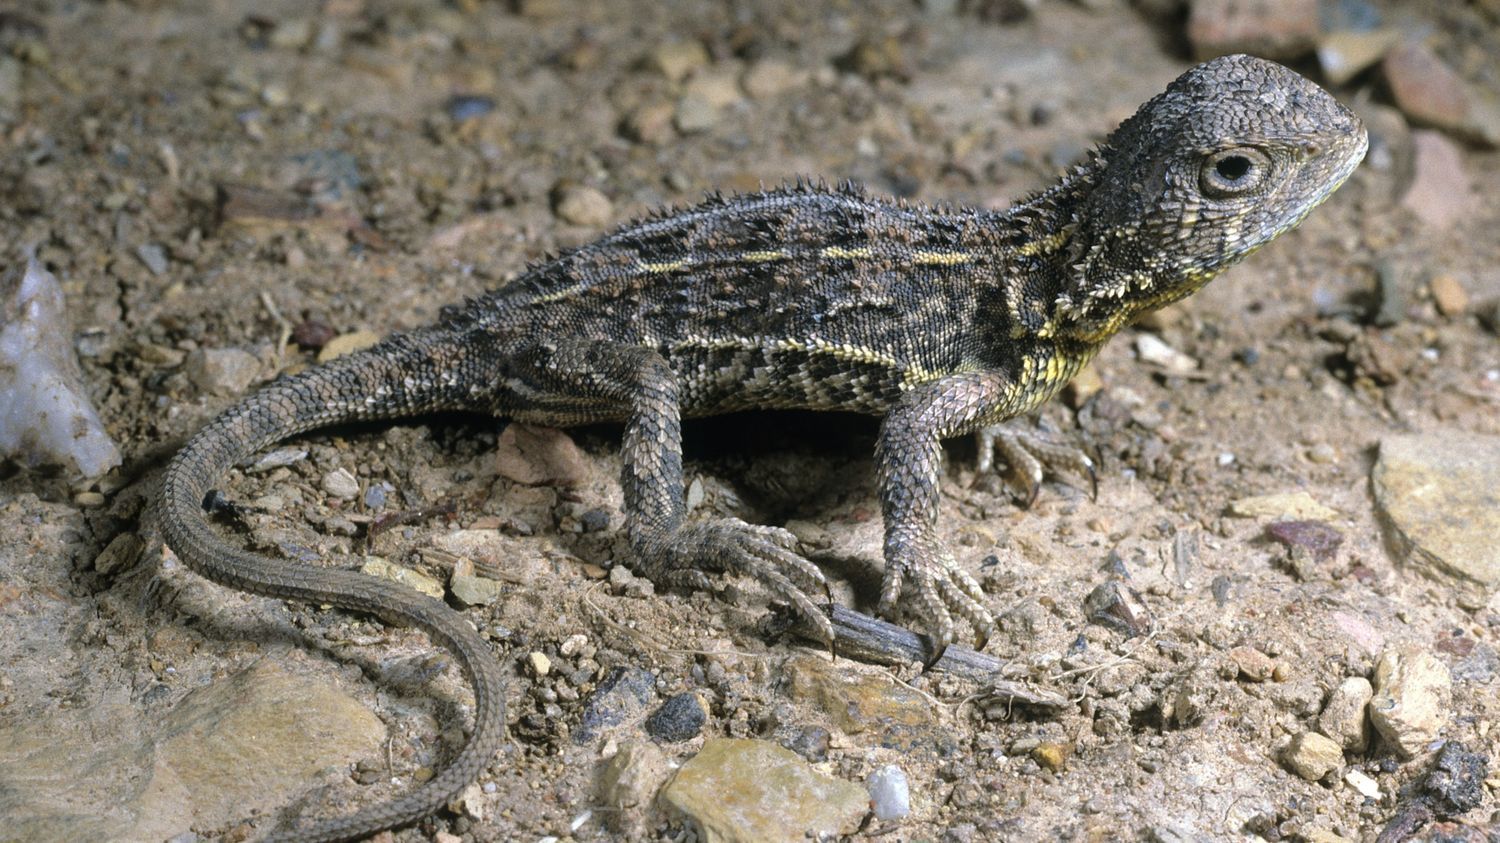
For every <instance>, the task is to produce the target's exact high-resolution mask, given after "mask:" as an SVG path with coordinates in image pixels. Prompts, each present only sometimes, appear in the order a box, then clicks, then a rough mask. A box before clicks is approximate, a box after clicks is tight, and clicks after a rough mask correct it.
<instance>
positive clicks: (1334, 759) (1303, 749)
mask: <svg viewBox="0 0 1500 843" xmlns="http://www.w3.org/2000/svg"><path fill="white" fill-rule="evenodd" d="M1284 758H1285V760H1286V763H1287V766H1288V767H1290V768H1291V769H1292V772H1294V773H1296V774H1297V775H1299V776H1301V777H1302V778H1304V779H1307V780H1308V781H1310V782H1315V781H1317V780H1319V779H1321V778H1323V777H1324V776H1326V775H1328V774H1329V773H1330V772H1332V771H1334V770H1337V769H1338V768H1339V767H1341V766H1343V764H1344V751H1343V750H1342V749H1340V748H1339V745H1338V744H1336V743H1334V742H1333V741H1332V740H1330V739H1328V738H1326V737H1324V736H1322V735H1320V734H1318V733H1317V732H1303V733H1302V734H1300V735H1298V736H1297V737H1295V738H1293V739H1292V743H1291V745H1290V746H1288V747H1287V750H1286V754H1285V756H1284Z"/></svg>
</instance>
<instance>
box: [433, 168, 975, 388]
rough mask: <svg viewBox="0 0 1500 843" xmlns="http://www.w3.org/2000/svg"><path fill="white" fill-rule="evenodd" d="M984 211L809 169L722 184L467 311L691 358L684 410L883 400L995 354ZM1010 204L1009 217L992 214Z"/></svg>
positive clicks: (516, 338)
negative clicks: (827, 177) (756, 185)
mask: <svg viewBox="0 0 1500 843" xmlns="http://www.w3.org/2000/svg"><path fill="white" fill-rule="evenodd" d="M984 216H985V214H984V212H980V211H973V210H948V209H934V208H930V207H919V206H908V205H905V204H902V203H898V202H893V201H891V200H884V199H879V198H876V197H872V196H868V195H866V194H864V193H862V192H859V191H857V190H854V189H851V188H838V189H827V188H821V187H813V186H807V185H799V186H795V187H788V188H783V189H779V190H775V191H769V192H765V193H758V194H751V195H745V196H736V197H732V198H712V199H710V200H708V201H707V202H705V203H703V204H701V205H699V206H697V207H695V208H692V209H689V210H687V211H683V212H678V213H675V214H671V215H661V216H656V217H652V218H648V219H646V220H643V221H641V222H638V223H635V224H631V225H627V226H625V227H623V228H621V229H619V230H618V231H616V232H615V233H613V234H611V235H609V236H607V237H605V238H602V239H600V240H598V241H596V242H594V243H591V244H589V245H587V246H585V247H582V248H580V249H577V250H574V251H570V252H567V253H564V254H563V255H561V256H559V257H557V258H554V259H552V260H549V261H547V262H545V263H542V264H539V265H537V266H535V267H533V268H532V269H531V270H529V271H528V272H526V273H525V274H523V275H522V276H521V277H519V278H518V279H516V281H514V282H513V283H511V284H510V285H508V286H506V287H505V288H503V289H502V290H500V291H497V292H495V293H491V294H489V295H487V296H485V297H483V298H481V299H478V300H476V301H474V302H471V303H470V304H469V305H468V307H466V308H465V309H464V311H462V312H461V313H460V314H459V315H458V316H456V317H455V318H456V319H457V320H460V321H472V322H474V323H476V324H477V325H479V326H482V327H483V328H484V329H485V330H486V331H488V332H491V333H493V334H497V335H499V336H501V337H503V338H505V339H504V340H503V341H504V342H507V343H514V344H515V345H517V346H518V347H519V346H522V345H524V344H526V343H528V342H533V341H535V340H536V338H539V337H571V338H584V339H589V340H601V341H607V342H612V343H619V344H622V345H632V346H642V347H647V348H651V349H654V350H656V351H658V352H660V353H661V354H662V355H663V356H664V357H666V358H667V360H668V361H669V362H671V364H672V366H673V368H674V370H675V371H676V372H677V375H678V380H679V384H680V388H681V390H682V404H683V412H684V414H687V415H706V414H711V413H716V412H726V411H730V410H736V409H745V408H750V407H804V408H811V409H825V410H832V409H841V410H852V411H858V412H869V413H878V412H881V411H882V410H884V409H885V408H886V407H888V406H889V405H890V403H891V402H892V401H893V400H894V399H895V398H896V396H897V395H899V394H900V392H901V390H902V389H903V388H905V387H909V386H911V385H912V384H915V383H920V382H922V381H925V380H929V379H931V378H933V377H936V376H938V375H941V374H947V373H952V372H955V371H962V370H965V369H972V368H977V367H979V366H981V365H993V364H994V363H995V362H998V361H990V360H983V359H981V355H982V354H983V352H984V350H985V349H987V348H993V347H994V345H993V343H990V342H986V341H985V337H984V336H981V335H980V334H978V333H975V332H985V331H990V330H995V329H997V328H999V327H1001V326H999V325H997V323H996V319H995V318H994V317H993V316H991V318H988V319H985V318H980V317H981V310H982V309H984V308H985V307H987V303H989V302H990V301H991V300H992V297H990V296H987V295H984V294H982V292H981V288H982V287H992V286H994V284H995V283H996V281H995V279H994V278H993V277H992V274H993V272H994V267H995V266H996V261H995V257H996V251H997V249H998V248H999V246H998V244H996V243H995V242H994V240H993V238H994V232H995V230H996V229H995V227H994V225H993V221H991V222H990V223H989V224H988V225H986V224H985V223H984V221H983V217H984ZM990 216H991V217H992V218H993V216H994V215H990Z"/></svg>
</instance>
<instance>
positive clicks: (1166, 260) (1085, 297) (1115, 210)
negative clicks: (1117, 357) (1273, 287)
mask: <svg viewBox="0 0 1500 843" xmlns="http://www.w3.org/2000/svg"><path fill="white" fill-rule="evenodd" d="M1111 154H1112V151H1111V149H1110V148H1109V147H1108V146H1107V145H1106V146H1101V147H1100V148H1099V149H1097V150H1096V151H1095V152H1094V153H1093V154H1092V155H1091V156H1090V158H1089V160H1088V161H1087V162H1085V163H1083V164H1080V165H1079V166H1077V167H1075V168H1073V170H1072V171H1070V172H1069V173H1068V174H1067V176H1065V177H1064V178H1063V179H1062V180H1061V181H1060V182H1058V183H1057V184H1055V185H1053V186H1052V187H1050V188H1048V189H1047V190H1044V191H1042V192H1041V193H1037V194H1035V195H1033V196H1032V197H1030V198H1029V199H1027V200H1026V201H1024V202H1022V203H1020V204H1018V205H1016V206H1014V207H1012V208H1010V209H1007V210H1006V211H1002V212H998V213H997V215H996V220H995V224H996V228H997V230H998V231H999V232H1000V238H1001V240H1002V242H1005V243H1006V246H1005V251H1004V255H1005V258H1004V264H1005V268H1004V273H1005V274H1006V275H1007V276H1009V279H1008V280H1007V279H1002V280H1001V283H1003V284H1012V285H1019V289H1016V288H1012V289H1010V290H1009V291H1008V295H1007V298H1008V299H1010V300H1012V301H1016V300H1018V299H1024V300H1025V301H1024V305H1023V309H1027V310H1030V311H1031V313H1032V316H1031V318H1030V320H1029V324H1026V327H1027V328H1028V329H1031V330H1032V331H1033V334H1032V335H1033V336H1036V337H1039V338H1053V339H1056V340H1059V341H1063V342H1068V343H1069V344H1071V345H1074V346H1075V348H1079V349H1080V350H1081V349H1082V348H1083V347H1089V348H1092V349H1097V348H1098V346H1100V345H1102V344H1103V343H1104V341H1105V340H1107V339H1109V338H1110V337H1111V336H1113V335H1114V334H1115V333H1116V332H1118V331H1119V330H1120V329H1121V328H1123V327H1124V326H1126V325H1128V324H1130V322H1131V321H1132V320H1134V319H1135V318H1136V317H1137V316H1138V315H1140V314H1142V313H1145V312H1147V311H1150V310H1155V309H1157V308H1160V307H1163V306H1165V305H1167V304H1170V303H1172V302H1174V301H1177V300H1179V299H1182V298H1185V297H1186V296H1188V295H1190V294H1192V293H1193V292H1196V291H1197V290H1198V289H1199V288H1201V287H1202V286H1203V285H1204V284H1206V283H1207V282H1208V281H1209V280H1210V279H1211V278H1212V277H1213V276H1214V275H1215V274H1217V269H1218V267H1216V266H1215V267H1208V266H1199V267H1196V268H1195V267H1192V266H1188V265H1185V264H1183V263H1182V262H1180V261H1178V260H1177V259H1176V257H1175V256H1174V255H1173V254H1172V253H1171V251H1170V250H1169V249H1168V248H1167V247H1166V245H1164V244H1163V243H1161V242H1160V239H1159V238H1158V237H1156V236H1154V235H1153V234H1152V232H1150V231H1149V223H1148V217H1149V209H1146V208H1140V207H1133V206H1132V205H1131V204H1130V202H1126V201H1122V200H1120V199H1119V198H1118V196H1115V197H1114V201H1110V199H1111V197H1106V196H1101V193H1100V192H1101V191H1105V192H1110V193H1112V194H1120V193H1122V192H1124V193H1127V194H1128V197H1129V198H1130V199H1132V200H1135V201H1140V200H1141V199H1142V198H1144V197H1142V196H1139V195H1137V194H1138V190H1132V191H1122V188H1121V186H1120V185H1114V184H1109V183H1107V181H1106V176H1105V174H1104V172H1105V166H1106V164H1107V162H1108V161H1109V156H1110V155H1111ZM1101 200H1104V201H1101ZM1101 208H1102V209H1104V210H1105V211H1107V212H1108V213H1101V210H1100V209H1101ZM1167 245H1169V244H1167ZM1090 353H1092V352H1090Z"/></svg>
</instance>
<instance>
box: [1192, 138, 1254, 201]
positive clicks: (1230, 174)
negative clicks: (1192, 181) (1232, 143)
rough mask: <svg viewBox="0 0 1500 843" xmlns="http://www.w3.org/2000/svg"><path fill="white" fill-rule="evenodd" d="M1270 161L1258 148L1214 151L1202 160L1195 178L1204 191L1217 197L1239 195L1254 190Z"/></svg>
mask: <svg viewBox="0 0 1500 843" xmlns="http://www.w3.org/2000/svg"><path fill="white" fill-rule="evenodd" d="M1270 167H1271V161H1270V159H1268V158H1267V157H1266V155H1265V153H1263V152H1261V151H1260V150H1258V149H1255V148H1253V147H1248V146H1242V147H1236V148H1235V149H1226V150H1223V151H1222V152H1215V153H1213V154H1212V155H1210V156H1208V157H1207V158H1205V159H1203V169H1202V171H1201V172H1200V174H1199V176H1198V180H1199V182H1200V183H1201V184H1202V187H1203V192H1204V193H1206V194H1207V195H1209V196H1213V197H1216V198H1224V197H1230V196H1238V195H1240V194H1242V193H1245V192H1247V191H1250V190H1254V189H1255V187H1256V185H1258V184H1260V182H1261V180H1262V179H1263V178H1265V175H1266V171H1267V170H1269V169H1270Z"/></svg>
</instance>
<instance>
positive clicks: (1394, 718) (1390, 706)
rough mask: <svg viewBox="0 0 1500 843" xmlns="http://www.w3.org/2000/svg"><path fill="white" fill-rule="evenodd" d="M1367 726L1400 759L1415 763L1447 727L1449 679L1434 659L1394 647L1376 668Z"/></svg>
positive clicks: (1451, 684)
mask: <svg viewBox="0 0 1500 843" xmlns="http://www.w3.org/2000/svg"><path fill="white" fill-rule="evenodd" d="M1374 684H1375V696H1374V698H1373V699H1372V700H1370V720H1371V722H1373V723H1374V724H1375V729H1376V731H1378V732H1380V736H1381V738H1383V739H1384V740H1385V742H1386V743H1388V744H1389V745H1391V746H1392V747H1394V748H1395V749H1396V751H1397V752H1399V753H1400V754H1401V756H1402V757H1403V758H1413V757H1415V756H1416V755H1418V754H1419V753H1421V752H1422V751H1423V749H1424V748H1425V747H1426V746H1427V744H1429V743H1431V742H1432V741H1433V739H1435V738H1436V737H1437V736H1438V734H1439V733H1441V731H1442V729H1443V727H1444V726H1446V725H1447V724H1448V720H1449V712H1448V706H1449V702H1450V696H1451V694H1452V690H1453V677H1452V675H1451V674H1450V673H1449V672H1448V666H1447V665H1445V664H1443V662H1442V661H1441V660H1440V659H1438V657H1437V656H1434V655H1433V654H1431V653H1429V652H1427V651H1425V650H1421V649H1418V648H1415V647H1393V648H1391V649H1388V650H1386V651H1385V652H1384V653H1381V655H1380V661H1379V662H1378V663H1377V664H1376V665H1375V683H1374Z"/></svg>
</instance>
